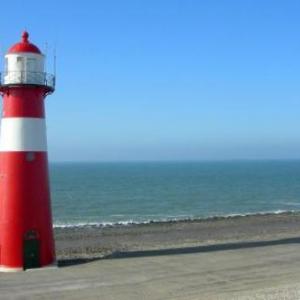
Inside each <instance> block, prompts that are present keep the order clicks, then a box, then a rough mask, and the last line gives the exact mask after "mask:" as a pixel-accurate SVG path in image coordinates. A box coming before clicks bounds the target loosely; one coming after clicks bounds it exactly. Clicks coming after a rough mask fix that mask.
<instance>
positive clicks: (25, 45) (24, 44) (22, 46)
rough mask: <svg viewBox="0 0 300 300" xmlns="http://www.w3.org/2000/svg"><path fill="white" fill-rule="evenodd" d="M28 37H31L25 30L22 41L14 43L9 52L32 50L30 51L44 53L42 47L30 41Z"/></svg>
mask: <svg viewBox="0 0 300 300" xmlns="http://www.w3.org/2000/svg"><path fill="white" fill-rule="evenodd" d="M28 37H29V34H28V32H27V31H24V32H23V34H22V41H21V42H19V43H17V44H15V45H13V46H12V47H11V48H10V49H9V50H8V53H17V52H30V53H36V54H42V53H41V51H40V49H39V48H38V47H37V46H35V45H33V44H31V43H29V41H28Z"/></svg>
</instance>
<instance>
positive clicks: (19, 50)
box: [2, 31, 54, 88]
mask: <svg viewBox="0 0 300 300" xmlns="http://www.w3.org/2000/svg"><path fill="white" fill-rule="evenodd" d="M52 81H53V82H52ZM12 84H13V85H16V84H31V85H46V86H50V87H52V86H53V88H54V77H53V78H49V75H48V74H46V73H45V56H44V55H43V54H42V53H41V51H40V49H39V48H38V47H37V46H35V45H34V44H32V43H30V42H29V34H28V33H27V32H26V31H25V32H23V34H22V40H21V41H20V42H19V43H17V44H15V45H13V46H12V47H11V48H10V49H9V51H8V53H7V54H6V55H5V68H4V74H3V78H2V85H12Z"/></svg>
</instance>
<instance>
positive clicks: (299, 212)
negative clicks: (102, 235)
mask: <svg viewBox="0 0 300 300" xmlns="http://www.w3.org/2000/svg"><path fill="white" fill-rule="evenodd" d="M269 215H300V210H280V209H279V210H275V211H265V212H254V213H232V214H225V215H212V216H207V217H201V216H191V217H182V218H181V217H175V216H174V217H166V218H162V219H159V218H158V219H148V220H145V221H134V220H127V221H116V222H112V221H111V222H110V221H107V222H106V221H105V222H86V223H85V222H78V223H72V222H70V223H59V222H58V223H54V224H53V229H64V228H84V227H86V228H89V227H97V228H105V227H119V226H139V225H145V224H157V223H158V224H165V223H177V222H185V223H186V222H201V221H216V220H220V219H222V220H223V219H232V218H244V217H249V216H269Z"/></svg>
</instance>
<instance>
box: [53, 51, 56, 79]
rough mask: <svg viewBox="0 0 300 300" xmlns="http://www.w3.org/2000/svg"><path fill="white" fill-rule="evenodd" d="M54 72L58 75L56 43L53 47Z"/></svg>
mask: <svg viewBox="0 0 300 300" xmlns="http://www.w3.org/2000/svg"><path fill="white" fill-rule="evenodd" d="M53 73H54V76H55V77H56V45H55V46H54V49H53Z"/></svg>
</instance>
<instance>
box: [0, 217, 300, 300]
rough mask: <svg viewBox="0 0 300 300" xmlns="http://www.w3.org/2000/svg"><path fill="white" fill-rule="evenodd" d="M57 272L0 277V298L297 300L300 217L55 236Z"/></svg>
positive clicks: (65, 231) (91, 230)
mask: <svg viewBox="0 0 300 300" xmlns="http://www.w3.org/2000/svg"><path fill="white" fill-rule="evenodd" d="M55 233H56V246H57V254H58V260H59V266H60V267H58V268H54V269H40V270H28V271H26V272H21V273H15V274H3V273H2V274H1V273H0V299H104V300H111V299H114V300H116V299H122V300H129V299H132V300H135V299H137V300H141V299H143V300H144V299H146V300H147V299H151V300H152V299H153V300H174V299H175V300H176V299H187V300H199V299H205V300H209V299H220V300H225V299H226V300H229V299H230V300H234V299H241V300H246V299H247V300H248V299H285V300H287V299H290V300H291V299H293V300H295V299H300V215H299V214H280V215H266V216H249V217H235V218H229V219H222V218H219V219H212V220H206V221H193V222H173V223H155V224H147V225H134V226H128V227H123V226H119V227H107V228H97V227H90V228H65V229H56V230H55Z"/></svg>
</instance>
